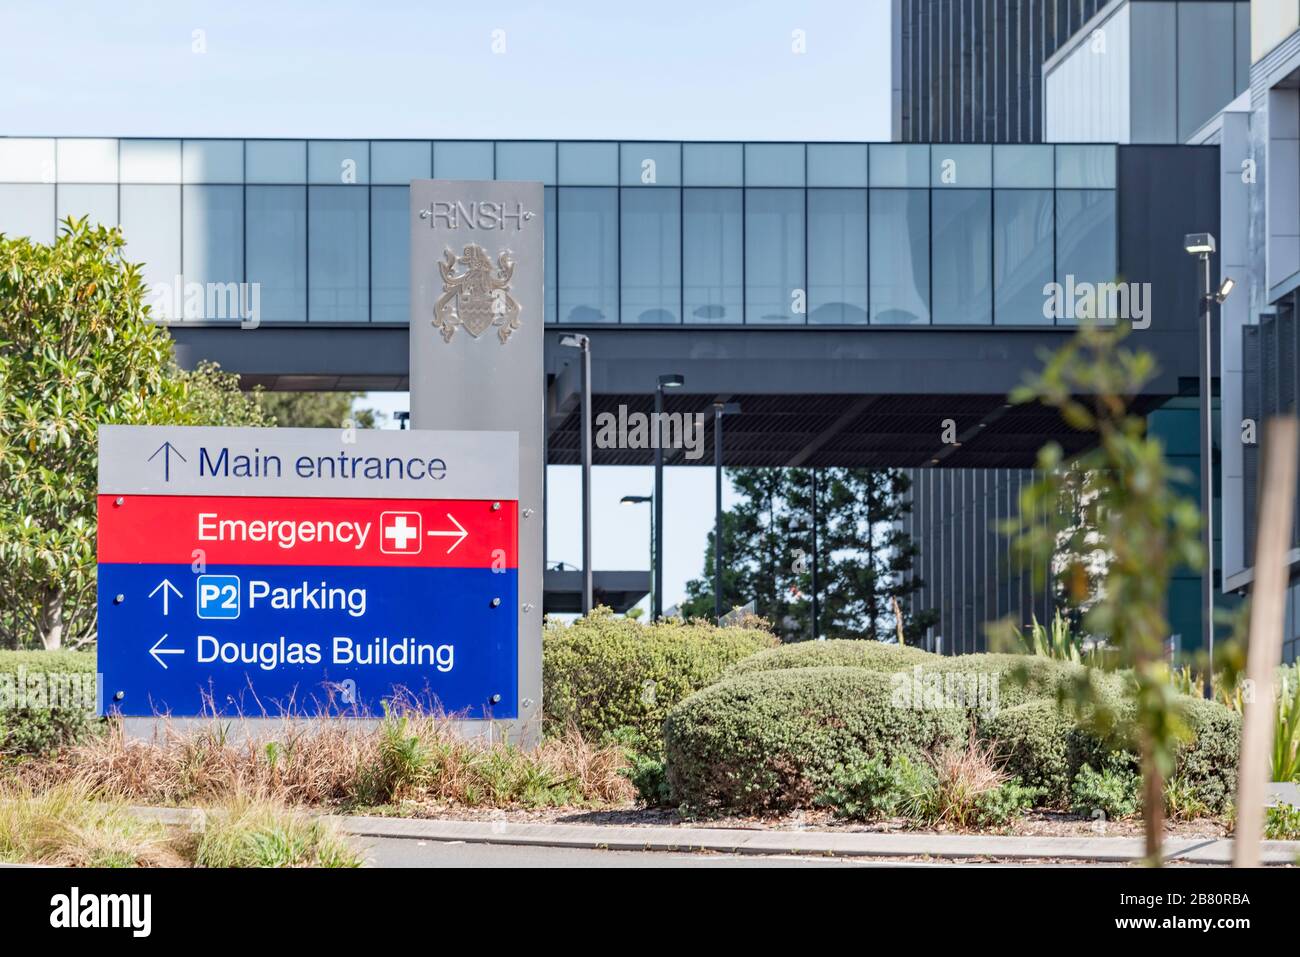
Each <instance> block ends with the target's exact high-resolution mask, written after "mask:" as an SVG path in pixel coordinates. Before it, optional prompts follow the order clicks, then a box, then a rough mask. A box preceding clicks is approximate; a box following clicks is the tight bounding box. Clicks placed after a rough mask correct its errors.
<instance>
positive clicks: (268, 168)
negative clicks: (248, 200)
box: [244, 140, 307, 183]
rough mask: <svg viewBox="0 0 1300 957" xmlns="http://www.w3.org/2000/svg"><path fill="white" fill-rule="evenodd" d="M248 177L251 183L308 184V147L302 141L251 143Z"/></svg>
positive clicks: (247, 157) (247, 156)
mask: <svg viewBox="0 0 1300 957" xmlns="http://www.w3.org/2000/svg"><path fill="white" fill-rule="evenodd" d="M244 174H245V176H246V177H247V178H248V182H250V183H305V182H307V144H306V143H304V142H303V141H302V140H249V141H248V142H247V143H245V144H244Z"/></svg>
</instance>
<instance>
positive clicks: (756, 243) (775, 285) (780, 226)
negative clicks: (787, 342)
mask: <svg viewBox="0 0 1300 957" xmlns="http://www.w3.org/2000/svg"><path fill="white" fill-rule="evenodd" d="M803 242H804V191H803V190H802V189H747V190H745V321H746V322H751V323H759V322H786V323H792V322H804V321H805V318H806V316H805V315H804V314H803V313H802V312H795V308H796V306H797V304H798V301H797V300H796V294H802V295H799V296H798V298H799V299H801V300H803V306H804V311H805V312H806V309H807V296H806V293H807V286H806V285H805V284H804V271H803V267H804V258H803V257H804V248H803Z"/></svg>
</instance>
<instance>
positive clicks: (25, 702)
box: [0, 651, 96, 755]
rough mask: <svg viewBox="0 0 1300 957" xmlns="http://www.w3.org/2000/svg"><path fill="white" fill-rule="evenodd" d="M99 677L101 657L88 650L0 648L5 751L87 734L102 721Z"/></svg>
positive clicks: (1, 746)
mask: <svg viewBox="0 0 1300 957" xmlns="http://www.w3.org/2000/svg"><path fill="white" fill-rule="evenodd" d="M95 680H96V678H95V656H94V655H93V654H88V653H86V652H84V651H0V755H4V754H43V753H45V752H48V751H53V750H56V749H58V748H60V747H63V746H64V745H69V744H76V743H77V742H78V741H81V740H82V739H84V738H85V737H86V735H87V734H88V733H89V732H90V730H91V728H92V727H93V726H94V722H95V720H96V719H95V714H94V707H95V694H94V686H95Z"/></svg>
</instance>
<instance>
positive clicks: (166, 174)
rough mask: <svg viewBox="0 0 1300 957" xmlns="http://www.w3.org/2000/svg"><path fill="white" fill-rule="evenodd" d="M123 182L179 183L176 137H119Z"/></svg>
mask: <svg viewBox="0 0 1300 957" xmlns="http://www.w3.org/2000/svg"><path fill="white" fill-rule="evenodd" d="M120 162H121V164H122V168H121V176H122V182H123V183H179V182H180V181H181V141H180V140H122V143H121V153H120Z"/></svg>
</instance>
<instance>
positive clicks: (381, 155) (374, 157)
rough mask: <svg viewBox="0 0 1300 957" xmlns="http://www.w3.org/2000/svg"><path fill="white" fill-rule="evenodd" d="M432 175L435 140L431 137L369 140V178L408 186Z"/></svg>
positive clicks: (375, 181)
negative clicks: (388, 140)
mask: <svg viewBox="0 0 1300 957" xmlns="http://www.w3.org/2000/svg"><path fill="white" fill-rule="evenodd" d="M432 175H433V144H432V143H430V142H429V141H428V140H408V141H397V142H382V141H381V142H375V143H371V144H370V182H372V183H391V184H393V185H394V186H409V185H410V183H411V180H413V179H428V178H429V177H430V176H432Z"/></svg>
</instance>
